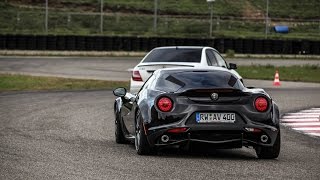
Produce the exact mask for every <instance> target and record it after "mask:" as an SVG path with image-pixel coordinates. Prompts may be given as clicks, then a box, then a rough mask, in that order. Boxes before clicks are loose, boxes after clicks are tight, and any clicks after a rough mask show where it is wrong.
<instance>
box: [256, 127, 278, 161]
mask: <svg viewBox="0 0 320 180" xmlns="http://www.w3.org/2000/svg"><path fill="white" fill-rule="evenodd" d="M280 146H281V137H280V131H279V133H278V136H277V139H276V141H275V142H274V145H273V146H272V147H257V148H256V154H257V156H258V158H259V159H275V158H277V157H278V156H279V153H280Z"/></svg>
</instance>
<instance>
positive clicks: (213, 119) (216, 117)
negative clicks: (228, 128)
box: [196, 113, 236, 123]
mask: <svg viewBox="0 0 320 180" xmlns="http://www.w3.org/2000/svg"><path fill="white" fill-rule="evenodd" d="M235 120H236V114H235V113H196V121H197V122H198V123H220V122H221V123H234V121H235Z"/></svg>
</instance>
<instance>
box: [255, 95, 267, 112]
mask: <svg viewBox="0 0 320 180" xmlns="http://www.w3.org/2000/svg"><path fill="white" fill-rule="evenodd" d="M254 106H255V108H256V110H257V111H259V112H265V111H266V110H267V109H268V100H267V99H266V98H265V97H258V98H257V99H256V100H255V101H254Z"/></svg>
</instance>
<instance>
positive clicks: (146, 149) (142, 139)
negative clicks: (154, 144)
mask: <svg viewBox="0 0 320 180" xmlns="http://www.w3.org/2000/svg"><path fill="white" fill-rule="evenodd" d="M142 123H143V120H142V118H141V115H140V112H137V116H136V127H135V135H136V136H135V141H134V142H135V143H134V144H135V147H136V151H137V153H138V154H139V155H148V154H151V152H152V151H151V147H150V145H149V142H148V139H147V136H146V134H145V132H144V129H143V124H142Z"/></svg>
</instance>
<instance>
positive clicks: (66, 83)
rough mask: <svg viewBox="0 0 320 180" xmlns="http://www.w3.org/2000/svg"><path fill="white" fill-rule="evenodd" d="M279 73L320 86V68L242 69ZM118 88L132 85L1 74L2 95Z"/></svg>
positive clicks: (257, 75)
mask: <svg viewBox="0 0 320 180" xmlns="http://www.w3.org/2000/svg"><path fill="white" fill-rule="evenodd" d="M276 70H278V71H279V74H280V80H282V81H301V82H316V83H320V66H317V65H306V66H290V67H282V66H281V67H275V66H273V65H271V64H269V65H265V66H240V67H239V68H238V70H237V71H238V72H239V74H241V76H242V77H243V78H245V79H264V80H273V79H274V74H275V71H276ZM116 87H125V88H127V89H128V88H129V82H121V81H101V80H81V79H68V78H57V77H37V76H26V75H12V74H0V92H1V91H29V90H92V89H108V90H111V89H114V88H116Z"/></svg>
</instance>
